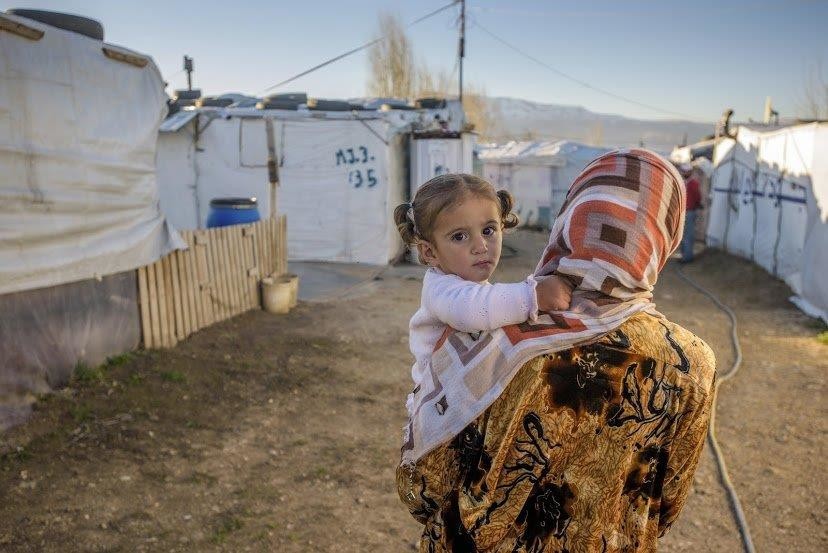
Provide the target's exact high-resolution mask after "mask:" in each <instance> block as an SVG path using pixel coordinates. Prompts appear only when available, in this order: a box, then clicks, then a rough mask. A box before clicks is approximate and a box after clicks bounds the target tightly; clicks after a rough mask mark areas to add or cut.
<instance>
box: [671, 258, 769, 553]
mask: <svg viewBox="0 0 828 553" xmlns="http://www.w3.org/2000/svg"><path fill="white" fill-rule="evenodd" d="M676 273H677V274H678V276H679V278H681V279H682V280H683V281H685V282H686V283H687V284H689V285H690V286H692V287H693V288H695V289H696V290H698V291H699V292H701V293H702V294H704V295H705V296H707V297H708V298H709V299H710V300H711V301H712V302H713V303H715V304H716V306H717V307H718V308H719V309H721V310H722V311H724V312H725V313H726V314H727V316H728V317H729V318H730V338H731V340H732V342H733V351H734V353H735V354H736V358H735V359H734V361H733V366H732V367H731V368H730V370H729V371H728V372H727V373H725V374H722V375H720V376H719V377H718V378H717V379H716V384H715V387H714V388H713V406H712V407H711V409H710V427H709V428H708V430H707V440H708V442H709V443H710V447H711V448H712V449H713V456H714V458H715V459H716V466H717V467H718V469H719V478H720V479H721V483H722V486H723V487H724V489H725V492H726V493H727V497H728V500H729V502H730V508H731V510H732V512H733V516H734V518H735V520H736V526H737V527H738V529H739V534H740V535H741V537H742V545H743V546H744V550H745V553H755V551H756V550H755V549H754V548H753V540H752V539H751V537H750V528H749V527H748V523H747V519H745V513H744V511H742V504H741V502H740V501H739V496H738V495H737V494H736V488H735V487H734V486H733V482H732V481H731V480H730V474H728V472H727V465H726V464H725V460H724V455H723V454H722V450H721V448H719V443H718V442H717V441H716V400H717V399H718V394H719V386H721V384H722V383H723V382H726V381H728V380H730V379H731V378H733V377H734V376H735V375H736V372H737V371H738V370H739V367H740V366H741V365H742V347H741V345H740V344H739V334H738V331H737V327H736V315H735V313H733V310H732V309H730V307H728V306H727V305H725V304H723V303H722V302H721V301H720V300H719V298H717V297H716V296H714V295H713V294H712V293H711V292H710V291H708V290H707V289H705V288H704V287H702V286H701V285H699V284H697V283H696V282H695V281H693V280H692V279H691V278H690V277H688V276H687V275H686V274H684V271H682V270H681V267H676Z"/></svg>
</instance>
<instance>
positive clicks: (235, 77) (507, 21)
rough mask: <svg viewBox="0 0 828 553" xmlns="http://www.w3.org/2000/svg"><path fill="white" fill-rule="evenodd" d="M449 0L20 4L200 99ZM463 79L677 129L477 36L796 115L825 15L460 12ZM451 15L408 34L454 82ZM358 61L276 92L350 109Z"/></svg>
mask: <svg viewBox="0 0 828 553" xmlns="http://www.w3.org/2000/svg"><path fill="white" fill-rule="evenodd" d="M448 2H449V0H419V1H417V2H414V1H399V0H398V1H391V0H386V1H380V0H351V1H338V0H313V1H307V2H296V1H293V0H292V1H290V2H274V1H264V0H236V1H234V2H211V1H205V0H198V1H192V0H141V1H134V0H119V1H105V0H63V1H56V0H37V1H27V0H15V1H14V2H6V1H0V7H1V8H2V9H7V8H10V7H32V8H41V9H50V10H55V11H64V12H70V13H77V14H81V15H86V16H89V17H93V18H96V19H99V20H100V21H102V22H103V24H104V26H105V29H106V40H107V41H108V42H113V43H116V44H121V45H123V46H126V47H129V48H133V49H135V50H138V51H141V52H143V53H146V54H149V55H151V56H152V57H153V58H154V59H155V61H156V63H157V64H158V66H159V68H160V69H161V72H162V73H163V75H164V77H165V78H166V79H167V80H168V81H169V83H170V89H172V88H177V87H183V86H184V85H185V84H186V78H185V75H184V73H183V72H181V68H182V56H183V55H184V54H188V55H190V56H192V57H193V58H195V67H196V73H195V83H194V84H195V86H198V87H200V88H202V89H203V90H204V91H205V93H208V94H216V93H221V92H230V91H240V92H245V93H252V94H260V93H261V92H262V91H263V90H264V89H266V88H267V87H268V86H270V85H272V84H275V83H277V82H279V81H281V80H283V79H286V78H287V77H290V76H292V75H294V74H296V73H299V72H301V71H303V70H305V69H307V68H309V67H311V66H313V65H315V64H317V63H319V62H321V61H323V60H325V59H327V58H330V57H333V56H335V55H338V54H340V53H342V52H344V51H346V50H348V49H351V48H353V47H355V46H357V45H359V44H362V43H364V42H367V41H368V40H370V39H371V38H373V37H374V36H375V35H376V33H377V22H376V21H377V14H378V13H379V12H380V11H383V10H384V11H387V12H391V13H394V14H397V15H399V16H400V17H401V19H402V20H403V21H404V22H409V21H412V20H414V19H416V18H417V17H419V16H421V15H423V14H425V13H427V12H429V11H431V10H434V9H436V8H439V7H440V6H442V5H444V4H447V3H448ZM467 5H468V14H469V22H468V26H467V57H466V62H465V79H466V81H467V82H471V83H473V84H475V85H476V86H478V87H482V88H483V89H485V91H486V93H487V94H489V95H492V96H512V97H516V98H525V99H528V100H533V101H539V102H548V103H555V104H566V105H579V106H583V107H585V108H587V109H590V110H592V111H597V112H603V113H617V114H621V115H626V116H629V117H637V118H645V119H664V118H675V116H671V115H668V114H665V113H663V112H659V111H654V110H650V109H647V108H644V107H641V106H639V105H635V104H630V103H627V102H624V101H621V100H618V99H616V98H612V97H609V96H606V95H604V94H600V93H598V92H596V91H593V90H590V89H588V88H585V87H582V86H580V85H578V84H575V83H573V82H571V81H568V80H566V79H564V78H562V77H560V76H559V75H557V74H555V73H553V72H551V71H549V70H547V69H544V68H542V67H540V66H539V65H537V64H536V63H535V62H533V61H530V60H528V59H526V58H525V57H522V56H521V55H520V54H518V53H516V52H514V51H512V50H510V49H508V48H507V47H505V46H504V45H502V44H501V43H499V42H497V41H495V40H494V39H492V38H491V37H490V36H488V35H487V34H485V33H484V32H483V31H482V30H481V29H480V27H478V25H479V26H482V27H483V28H485V29H487V30H488V31H490V32H492V33H495V34H496V35H498V36H500V37H501V38H502V39H504V40H506V41H507V42H509V43H511V44H513V45H514V46H516V47H518V48H520V49H522V50H524V51H527V52H530V53H532V55H534V56H535V57H537V58H539V59H540V60H542V61H543V62H545V63H546V64H548V65H550V66H553V67H555V68H557V69H559V70H560V71H562V72H564V73H567V74H569V75H571V76H573V77H575V78H577V79H580V80H582V81H586V82H588V83H590V84H592V85H593V86H596V87H599V88H603V89H606V90H609V91H612V92H614V93H615V94H618V95H621V96H625V97H628V98H631V99H634V100H636V101H638V102H641V103H644V104H648V105H652V106H656V107H659V108H661V109H664V110H667V111H671V112H678V113H682V114H686V115H687V116H689V117H688V118H692V119H695V120H700V121H712V120H715V119H717V118H718V116H719V114H721V112H722V110H723V109H725V108H727V107H732V108H733V109H734V110H735V112H736V118H737V119H739V120H747V119H748V118H749V117H752V118H754V119H760V118H761V115H762V109H763V107H764V102H765V97H766V96H771V97H772V98H773V102H774V105H775V107H776V108H777V109H778V110H779V112H780V114H781V115H782V116H783V117H786V116H795V115H797V111H798V109H799V108H800V107H801V106H802V103H803V102H802V100H803V93H802V87H803V86H804V83H805V81H806V75H807V74H808V71H809V70H810V69H809V68H812V67H814V66H815V65H816V64H818V63H821V64H822V71H823V75H824V76H825V77H826V78H828V1H825V0H787V1H782V0H753V1H748V0H731V1H727V2H725V1H718V2H717V1H709V0H698V1H694V2H678V1H671V0H665V1H657V0H626V1H623V2H621V1H605V0H600V1H599V0H582V1H576V0H567V1H563V0H561V1H546V2H543V1H539V0H537V1H536V0H525V1H518V0H511V1H510V0H468V1H467ZM457 13H458V10H457V9H451V10H448V11H446V12H443V13H441V14H439V15H437V16H435V17H433V18H431V19H429V20H427V21H424V22H422V23H419V24H418V25H416V26H414V27H412V28H410V29H409V36H410V37H411V39H412V42H413V45H414V48H415V52H416V55H417V56H418V58H419V59H420V60H423V61H425V62H427V63H428V64H429V65H430V66H431V67H432V68H434V69H444V70H446V71H451V70H452V68H453V67H454V64H455V56H456V49H457V31H456V20H457ZM366 69H367V60H366V56H365V54H364V53H359V54H355V55H354V56H352V57H350V58H347V59H344V60H342V61H340V62H337V63H336V64H334V65H331V66H328V67H326V68H324V69H322V70H320V71H318V72H316V73H313V74H311V75H308V76H307V77H304V78H302V79H301V80H299V81H296V82H294V83H291V84H290V85H288V86H287V87H286V88H283V89H280V90H281V91H286V92H287V91H296V90H302V91H307V92H308V94H309V95H310V96H315V97H322V98H324V97H332V98H344V97H353V96H362V95H364V94H365V84H366V79H367V71H366Z"/></svg>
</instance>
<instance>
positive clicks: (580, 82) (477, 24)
mask: <svg viewBox="0 0 828 553" xmlns="http://www.w3.org/2000/svg"><path fill="white" fill-rule="evenodd" d="M471 22H472V24H473V26H474V27H475V28H477V29H480V30H481V31H483V32H484V33H485V34H487V35H489V36H490V37H491V38H493V39H494V40H496V41H497V42H499V43H501V44H503V45H504V46H506V47H507V48H509V49H511V50H513V51H515V52H517V53H518V54H520V55H521V56H523V57H525V58H527V59H529V60H531V61H533V62H535V63H536V64H538V65H540V66H541V67H543V68H544V69H547V70H549V71H551V72H553V73H555V74H556V75H558V76H560V77H563V78H564V79H567V80H569V81H572V82H574V83H576V84H578V85H581V86H583V87H584V88H588V89H590V90H594V91H595V92H599V93H601V94H604V95H606V96H610V97H612V98H615V99H616V100H621V101H623V102H627V103H630V104H634V105H636V106H640V107H643V108H647V109H649V110H652V111H658V112H661V113H666V114H669V115H677V116H679V117H682V118H686V119H696V117H694V116H692V115H688V114H686V113H681V112H678V111H670V110H667V109H663V108H660V107H657V106H653V105H650V104H645V103H644V102H639V101H638V100H633V99H632V98H627V97H626V96H622V95H620V94H616V93H615V92H611V91H609V90H606V89H604V88H600V87H597V86H595V85H592V84H590V83H588V82H586V81H583V80H581V79H578V78H577V77H573V76H572V75H570V74H568V73H564V72H563V71H561V70H560V69H558V68H556V67H553V66H551V65H549V64H548V63H546V62H545V61H543V60H541V59H538V58H536V57H535V56H533V55H532V54H530V53H529V52H526V51H525V50H522V49H520V48H518V47H517V46H515V45H514V44H512V43H510V42H508V41H507V40H505V39H503V38H501V37H499V36H498V35H496V34H494V33H493V32H491V31H490V30H488V29H487V28H486V27H484V26H483V25H481V24H480V22H479V21H477V19H476V18H471Z"/></svg>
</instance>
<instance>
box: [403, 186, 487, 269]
mask: <svg viewBox="0 0 828 553" xmlns="http://www.w3.org/2000/svg"><path fill="white" fill-rule="evenodd" d="M502 244H503V232H502V223H501V221H500V208H499V206H498V204H496V203H495V202H493V201H492V200H490V199H488V198H481V197H476V196H469V197H467V198H465V199H464V200H462V201H461V202H460V203H459V204H457V205H456V206H454V207H451V208H449V209H445V210H443V211H442V212H440V214H439V215H437V220H436V221H435V225H434V231H433V232H432V236H431V240H430V241H428V242H426V241H421V242H420V245H419V251H420V257H421V258H422V259H423V260H424V261H425V262H426V263H428V264H429V265H431V266H434V267H438V268H439V269H440V270H441V271H443V272H444V273H448V274H453V275H457V276H459V277H460V278H463V279H465V280H470V281H473V282H483V281H484V280H488V279H489V277H490V276H492V273H493V272H494V270H495V268H496V267H497V264H498V262H499V261H500V249H501V246H502Z"/></svg>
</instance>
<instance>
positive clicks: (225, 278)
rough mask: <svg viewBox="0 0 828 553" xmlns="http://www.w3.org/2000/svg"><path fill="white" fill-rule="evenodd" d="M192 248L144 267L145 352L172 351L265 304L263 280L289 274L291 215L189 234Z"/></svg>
mask: <svg viewBox="0 0 828 553" xmlns="http://www.w3.org/2000/svg"><path fill="white" fill-rule="evenodd" d="M181 236H182V238H184V240H185V241H186V242H187V245H188V246H189V248H188V249H187V250H177V251H174V252H172V253H170V254H168V255H166V256H164V257H163V258H161V259H159V260H158V261H156V262H155V263H153V264H152V265H147V266H145V267H141V268H140V269H138V295H139V299H140V304H141V330H142V333H143V342H144V347H145V348H148V349H149V348H157V347H172V346H174V345H175V344H177V343H178V342H179V341H180V340H183V339H185V338H186V337H187V336H189V335H190V334H192V333H193V332H196V331H197V330H200V329H202V328H204V327H206V326H209V325H211V324H213V323H217V322H219V321H223V320H225V319H229V318H230V317H234V316H236V315H239V314H240V313H244V312H245V311H248V310H250V309H255V308H258V307H259V306H260V305H261V299H260V293H259V281H260V280H261V279H262V278H264V277H266V276H268V275H271V274H277V275H278V274H283V273H285V272H286V271H287V242H286V240H287V231H286V220H285V216H284V215H282V216H281V217H279V218H278V219H265V220H263V221H259V222H257V223H253V224H250V225H234V226H229V227H221V228H214V229H207V230H196V231H184V232H181Z"/></svg>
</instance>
